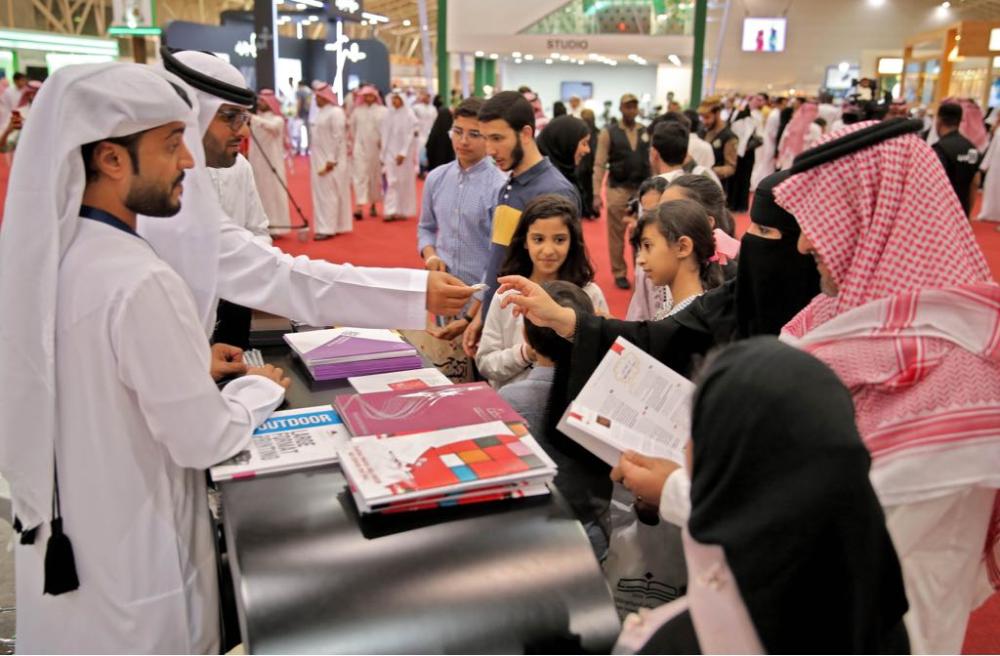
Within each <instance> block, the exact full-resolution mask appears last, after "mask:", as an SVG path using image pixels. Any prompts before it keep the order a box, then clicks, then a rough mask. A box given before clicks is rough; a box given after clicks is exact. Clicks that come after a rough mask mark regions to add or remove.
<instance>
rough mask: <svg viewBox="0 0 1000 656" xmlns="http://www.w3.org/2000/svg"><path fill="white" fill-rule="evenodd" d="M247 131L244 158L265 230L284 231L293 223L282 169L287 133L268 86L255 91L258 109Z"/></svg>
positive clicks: (286, 184) (283, 120) (276, 103)
mask: <svg viewBox="0 0 1000 656" xmlns="http://www.w3.org/2000/svg"><path fill="white" fill-rule="evenodd" d="M250 133H251V135H252V136H251V138H250V153H249V154H248V155H247V159H249V160H250V166H251V167H252V168H253V178H254V182H256V183H257V193H258V194H259V195H260V202H261V203H262V204H263V207H264V214H265V215H266V216H267V222H268V223H267V225H268V230H270V231H271V234H272V235H283V234H285V233H287V232H288V229H289V227H291V225H292V223H291V221H290V220H289V217H288V193H287V192H286V191H285V189H286V188H287V186H288V175H287V172H286V169H285V144H286V141H287V136H286V128H285V117H284V115H283V114H282V113H281V103H280V102H279V101H278V98H277V96H275V95H274V91H272V90H271V89H261V90H260V93H258V94H257V113H256V114H254V115H253V116H252V117H250Z"/></svg>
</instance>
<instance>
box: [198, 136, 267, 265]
mask: <svg viewBox="0 0 1000 656" xmlns="http://www.w3.org/2000/svg"><path fill="white" fill-rule="evenodd" d="M208 175H209V177H210V178H211V179H212V183H213V184H214V185H215V191H216V193H218V194H219V203H220V204H221V205H222V209H223V210H224V211H225V213H226V215H227V216H228V217H229V218H230V219H232V220H233V222H234V223H236V225H238V226H240V227H242V228H246V229H247V230H248V231H250V232H251V233H252V234H253V236H254V239H256V240H258V241H260V242H261V243H262V244H267V245H268V246H270V245H271V233H270V232H269V231H268V227H267V225H268V218H267V214H266V212H265V210H264V204H263V202H262V200H261V197H260V194H259V193H258V191H257V182H256V180H255V178H254V174H253V167H252V166H251V164H250V162H249V161H247V158H246V157H244V156H243V155H237V156H236V163H235V164H233V165H232V166H230V167H229V168H227V169H215V168H210V169H208Z"/></svg>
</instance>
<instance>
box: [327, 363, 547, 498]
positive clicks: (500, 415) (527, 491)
mask: <svg viewBox="0 0 1000 656" xmlns="http://www.w3.org/2000/svg"><path fill="white" fill-rule="evenodd" d="M428 382H434V381H433V379H431V380H429V381H428ZM334 406H335V407H336V408H337V411H338V412H339V413H340V416H341V417H342V418H343V420H344V424H345V425H346V426H347V428H348V430H350V432H351V434H352V435H355V436H356V437H353V438H351V439H350V440H348V441H347V442H344V443H342V444H341V448H340V450H339V460H340V466H341V469H343V471H344V475H345V476H346V477H347V480H348V482H349V483H350V486H351V493H352V495H353V496H354V500H355V502H356V503H357V506H358V509H359V510H360V511H361V512H362V513H382V514H385V513H392V512H402V511H408V510H418V509H424V508H440V507H444V506H455V505H465V504H471V503H481V502H485V501H495V500H500V499H517V498H524V497H531V496H540V495H545V494H548V493H549V489H548V486H547V483H549V482H551V481H552V479H553V478H554V477H555V474H556V465H555V463H553V462H552V460H551V459H550V458H549V457H548V455H546V453H545V451H544V450H543V449H542V448H541V447H540V446H539V445H538V443H537V442H536V441H535V438H534V437H532V436H531V434H530V433H529V432H528V428H527V427H526V426H525V424H524V418H523V417H521V415H519V414H518V413H517V412H515V411H514V409H513V408H511V407H510V405H508V404H507V402H506V401H504V400H503V398H501V397H500V395H499V394H497V393H496V391H495V390H494V389H493V388H492V387H490V386H489V385H487V384H486V383H464V384H460V385H449V386H439V387H427V386H422V387H421V386H416V385H413V386H404V387H402V388H401V389H394V390H389V391H381V392H372V393H367V394H343V395H340V396H338V397H337V398H336V399H335V400H334Z"/></svg>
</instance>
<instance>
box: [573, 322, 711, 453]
mask: <svg viewBox="0 0 1000 656" xmlns="http://www.w3.org/2000/svg"><path fill="white" fill-rule="evenodd" d="M693 396H694V383H692V382H691V381H689V380H688V379H687V378H684V377H683V376H681V375H680V374H678V373H677V372H676V371H674V370H673V369H671V368H670V367H668V366H666V365H665V364H663V363H662V362H660V361H659V360H657V359H656V358H654V357H652V356H651V355H649V354H648V353H646V352H645V351H643V350H642V349H640V348H639V347H637V346H636V345H634V344H632V343H631V342H629V341H628V340H626V339H623V338H621V337H619V338H618V339H616V340H615V343H614V344H612V345H611V348H610V349H609V350H608V352H607V354H606V355H605V356H604V358H603V359H602V360H601V363H600V364H599V365H598V366H597V369H595V370H594V373H593V374H591V376H590V379H589V380H588V381H587V384H586V385H584V386H583V389H582V390H581V391H580V394H579V396H577V397H576V399H575V400H574V401H573V402H572V403H570V405H569V407H568V408H567V409H566V412H565V414H563V416H562V419H561V420H560V421H559V424H558V426H557V428H558V429H559V430H560V431H561V432H562V433H564V434H565V435H567V436H568V437H570V438H572V439H573V440H575V441H576V442H578V443H579V444H580V445H581V446H582V447H583V448H585V449H587V450H588V451H590V452H591V453H593V454H594V455H595V456H597V457H598V458H600V459H601V460H603V461H604V462H606V463H608V464H609V465H612V466H614V465H617V464H618V460H619V459H620V458H621V455H622V453H624V452H625V451H637V452H639V453H642V454H644V455H647V456H655V457H657V458H667V459H669V460H673V461H675V462H679V463H683V462H684V447H685V445H686V444H687V441H688V438H689V437H690V434H691V401H692V397H693Z"/></svg>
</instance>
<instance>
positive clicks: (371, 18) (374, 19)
mask: <svg viewBox="0 0 1000 656" xmlns="http://www.w3.org/2000/svg"><path fill="white" fill-rule="evenodd" d="M361 17H362V18H367V19H368V22H369V23H372V24H373V25H374V24H375V23H388V22H389V17H388V16H383V15H382V14H373V13H372V12H370V11H363V12H361Z"/></svg>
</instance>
